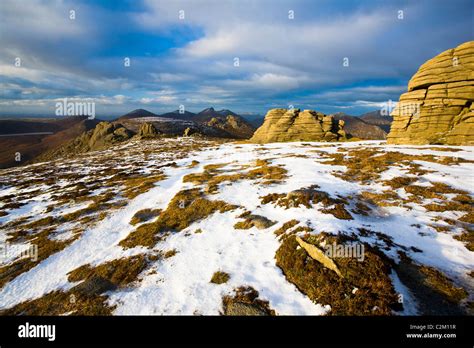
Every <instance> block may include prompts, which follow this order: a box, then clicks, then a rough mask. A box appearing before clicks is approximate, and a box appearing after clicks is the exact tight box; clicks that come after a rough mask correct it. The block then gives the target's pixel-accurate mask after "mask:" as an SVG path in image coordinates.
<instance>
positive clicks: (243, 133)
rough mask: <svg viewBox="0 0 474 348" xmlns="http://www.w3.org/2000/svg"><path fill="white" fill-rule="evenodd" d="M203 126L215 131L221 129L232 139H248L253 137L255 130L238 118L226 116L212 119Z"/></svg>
mask: <svg viewBox="0 0 474 348" xmlns="http://www.w3.org/2000/svg"><path fill="white" fill-rule="evenodd" d="M204 124H205V125H207V126H209V127H213V128H216V129H221V130H223V131H225V132H227V133H228V134H230V136H232V137H233V138H236V139H248V138H250V137H251V136H252V135H253V132H254V131H255V128H253V127H252V125H250V124H249V123H248V122H246V121H245V120H244V119H243V118H242V117H240V116H234V115H227V116H225V117H224V116H216V117H212V118H211V119H210V120H209V121H207V122H204Z"/></svg>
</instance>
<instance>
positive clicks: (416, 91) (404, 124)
mask: <svg viewBox="0 0 474 348" xmlns="http://www.w3.org/2000/svg"><path fill="white" fill-rule="evenodd" d="M473 101H474V41H469V42H466V43H463V44H462V45H459V46H458V47H456V48H453V49H449V50H447V51H445V52H443V53H441V54H439V55H437V56H436V57H434V58H432V59H430V60H428V61H427V62H426V63H424V64H423V65H422V66H421V67H420V68H419V69H418V71H417V73H416V74H415V75H414V76H413V77H412V78H411V80H410V82H409V83H408V92H407V93H404V94H402V95H401V96H400V102H399V103H398V104H397V107H396V108H395V109H394V110H393V111H392V116H393V123H392V126H391V129H390V133H389V135H388V137H387V142H388V143H389V144H447V145H474V103H473Z"/></svg>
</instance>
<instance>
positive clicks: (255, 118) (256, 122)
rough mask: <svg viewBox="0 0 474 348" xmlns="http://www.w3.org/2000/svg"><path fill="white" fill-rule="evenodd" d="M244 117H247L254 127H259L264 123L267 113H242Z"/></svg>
mask: <svg viewBox="0 0 474 348" xmlns="http://www.w3.org/2000/svg"><path fill="white" fill-rule="evenodd" d="M240 116H241V117H242V118H243V119H245V120H246V121H247V122H248V123H250V124H251V125H252V126H253V127H254V128H258V127H260V126H261V125H262V124H263V121H264V120H265V115H259V114H257V115H253V114H246V115H240Z"/></svg>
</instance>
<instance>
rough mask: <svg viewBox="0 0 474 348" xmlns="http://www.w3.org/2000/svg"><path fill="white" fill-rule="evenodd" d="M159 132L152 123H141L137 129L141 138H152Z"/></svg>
mask: <svg viewBox="0 0 474 348" xmlns="http://www.w3.org/2000/svg"><path fill="white" fill-rule="evenodd" d="M158 134H159V132H158V131H157V130H156V128H155V126H154V125H153V124H152V123H148V122H145V123H142V125H141V126H140V130H139V131H138V136H139V137H140V138H141V139H145V138H154V137H156V136H157V135H158Z"/></svg>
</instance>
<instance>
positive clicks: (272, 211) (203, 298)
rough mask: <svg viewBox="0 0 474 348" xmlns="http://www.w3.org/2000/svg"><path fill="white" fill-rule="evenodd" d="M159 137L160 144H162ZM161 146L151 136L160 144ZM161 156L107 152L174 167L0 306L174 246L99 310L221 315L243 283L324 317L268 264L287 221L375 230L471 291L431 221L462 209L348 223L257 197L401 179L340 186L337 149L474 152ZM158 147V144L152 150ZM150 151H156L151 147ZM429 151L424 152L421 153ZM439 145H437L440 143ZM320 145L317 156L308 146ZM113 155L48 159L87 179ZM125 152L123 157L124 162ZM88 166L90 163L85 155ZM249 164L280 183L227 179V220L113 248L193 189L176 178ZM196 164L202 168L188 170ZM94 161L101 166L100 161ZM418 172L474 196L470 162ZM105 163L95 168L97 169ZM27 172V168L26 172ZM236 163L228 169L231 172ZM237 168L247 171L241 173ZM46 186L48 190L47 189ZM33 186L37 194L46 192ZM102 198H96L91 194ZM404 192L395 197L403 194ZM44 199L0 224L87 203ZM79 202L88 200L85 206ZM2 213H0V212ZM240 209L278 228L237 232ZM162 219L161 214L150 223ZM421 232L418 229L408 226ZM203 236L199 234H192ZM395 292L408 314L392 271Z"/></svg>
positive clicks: (411, 307) (323, 148) (447, 238)
mask: <svg viewBox="0 0 474 348" xmlns="http://www.w3.org/2000/svg"><path fill="white" fill-rule="evenodd" d="M160 141H161V140H160ZM160 141H157V143H158V142H160ZM173 141H176V143H177V144H178V142H180V141H191V140H169V141H168V142H169V143H170V144H168V145H171V146H168V147H167V150H166V151H168V152H165V151H160V152H158V151H157V152H156V154H155V156H150V158H149V159H146V158H143V157H142V156H141V153H140V146H142V145H140V144H139V143H132V144H127V145H124V146H121V147H117V148H116V150H115V151H117V155H116V156H122V157H123V158H122V159H127V158H128V159H127V162H128V163H130V164H131V168H136V166H135V167H134V165H133V160H134V159H136V158H140V159H141V161H142V164H141V165H140V168H138V169H139V170H141V171H143V172H145V173H152V172H153V168H154V167H156V166H158V165H159V166H162V165H164V164H166V163H170V162H175V163H176V165H175V166H168V167H164V168H162V171H163V174H165V176H166V178H165V179H164V180H161V181H158V182H157V183H156V186H155V187H153V188H151V189H150V190H148V191H147V192H144V193H141V194H139V195H138V196H136V197H135V198H133V199H130V200H128V201H127V204H126V205H124V206H123V207H121V208H119V209H115V210H111V211H110V212H109V213H108V214H107V216H106V217H105V218H104V219H103V220H100V221H98V222H97V223H95V224H92V225H91V226H89V227H87V229H86V230H85V231H84V232H83V233H82V234H81V236H80V237H79V238H78V239H76V240H74V241H72V242H71V243H70V244H69V245H68V246H66V247H65V248H64V249H63V250H61V251H59V252H57V253H54V254H52V255H50V256H49V257H48V258H46V259H45V260H43V261H41V262H40V263H39V264H38V265H37V266H35V267H33V268H32V269H30V270H28V271H27V272H24V273H22V274H20V275H18V276H17V277H15V278H14V279H13V280H11V281H9V282H7V283H6V284H5V285H4V286H3V287H2V288H1V289H0V309H2V308H10V307H12V306H14V305H17V304H19V303H21V302H24V301H26V300H31V299H35V298H39V297H41V296H43V295H45V294H47V293H49V292H51V291H54V290H57V289H62V290H67V289H70V288H71V287H72V286H74V285H76V283H71V282H69V281H68V273H69V272H71V271H72V270H74V269H76V268H78V267H80V266H82V265H85V264H91V265H98V264H101V263H104V262H106V261H109V260H113V259H118V258H122V257H127V256H131V255H137V254H142V253H152V252H153V251H156V250H162V251H167V250H173V249H174V250H176V251H177V253H176V255H174V256H173V257H170V258H164V259H159V260H156V261H153V262H152V263H151V264H150V265H149V267H148V268H147V270H146V271H144V272H143V273H142V274H140V276H139V279H138V280H137V281H136V282H134V283H133V284H131V285H130V286H129V287H127V288H124V289H118V290H114V291H110V292H108V293H107V295H108V303H109V304H111V305H116V309H115V311H114V313H115V314H191V315H192V314H216V315H217V314H219V313H220V312H221V311H222V297H223V296H224V295H228V294H231V293H232V291H233V290H234V289H236V288H238V287H239V286H251V287H253V288H254V289H256V290H257V291H258V292H259V298H261V299H264V300H267V301H269V306H270V307H271V308H272V309H274V310H275V311H276V313H278V314H282V315H285V314H288V315H322V314H325V313H326V312H327V311H328V310H329V309H330V306H328V305H326V306H323V305H322V304H318V303H314V302H312V301H311V300H310V299H309V298H308V297H307V296H306V295H304V294H303V293H302V292H300V291H299V290H298V289H297V288H296V286H295V285H293V284H292V283H290V282H288V281H287V279H286V278H285V275H284V274H283V272H282V271H281V269H280V268H279V267H277V266H276V264H275V253H276V250H277V249H278V248H279V246H280V241H279V240H278V238H277V236H276V235H275V234H274V231H275V230H276V229H278V228H280V227H281V226H282V225H283V224H284V223H285V222H287V221H289V220H292V219H296V220H298V221H299V222H300V226H309V227H311V229H312V230H313V233H315V234H317V233H319V232H322V231H325V232H329V233H340V232H342V231H344V232H353V233H358V229H359V228H364V229H370V230H373V231H381V232H382V233H384V234H386V235H388V236H390V237H392V238H393V242H394V243H396V244H398V245H401V246H404V247H407V248H411V247H415V248H417V249H420V250H421V251H422V252H413V253H410V257H411V258H413V259H414V260H415V261H417V262H419V263H421V264H425V265H428V266H432V267H435V268H436V269H439V270H440V271H442V272H443V273H445V274H446V275H447V276H449V277H450V278H451V279H453V280H454V281H455V282H456V283H457V284H459V285H462V286H463V287H464V288H465V289H466V290H468V292H469V293H470V295H471V296H472V295H473V293H474V292H473V291H474V285H473V283H472V278H471V277H469V276H468V273H469V272H470V271H472V270H473V269H474V253H473V252H471V251H469V250H468V249H467V248H466V247H465V245H464V244H463V243H462V242H461V241H459V240H456V239H455V238H453V237H454V236H455V235H456V234H459V233H460V231H458V230H456V229H455V228H453V229H452V230H451V231H448V232H437V231H436V230H435V229H433V228H432V227H430V226H429V225H430V224H432V223H433V219H434V218H436V217H439V216H443V217H444V218H450V219H454V220H456V219H458V218H459V217H460V216H462V213H461V212H455V211H447V212H432V211H426V209H424V208H423V207H422V206H421V205H416V204H414V205H413V208H412V209H409V208H408V207H407V206H403V205H402V206H387V207H384V208H383V212H382V214H381V215H380V216H363V215H356V214H353V217H354V219H353V220H340V219H338V218H336V217H335V216H333V215H331V214H327V213H323V212H322V211H321V209H319V208H318V207H313V208H312V209H307V208H306V207H303V206H299V207H294V208H289V209H285V208H283V207H279V206H277V205H275V204H262V203H261V197H262V196H265V195H268V194H270V193H288V192H290V191H293V190H297V189H301V188H305V187H309V186H311V185H314V184H317V185H318V186H319V187H320V188H319V189H320V190H321V191H325V192H327V193H329V194H330V195H331V196H332V197H336V196H341V197H347V196H351V195H356V194H357V193H359V192H360V191H361V190H365V191H372V192H383V191H384V190H387V189H388V188H387V187H386V186H384V185H383V184H382V183H381V182H380V181H382V180H389V179H391V178H394V177H399V176H404V175H406V172H405V171H404V170H403V168H402V167H401V166H398V165H397V164H394V165H393V166H392V167H390V168H389V169H388V170H386V171H385V172H384V173H382V174H381V180H380V181H378V182H374V183H373V184H372V185H363V184H361V183H358V182H349V181H345V180H343V179H342V178H340V177H337V176H335V175H334V173H335V172H343V171H344V170H345V167H344V166H341V165H328V164H325V162H327V158H325V157H324V156H322V155H321V152H325V153H337V152H341V151H342V152H344V151H347V150H349V149H354V148H360V147H361V146H363V147H366V148H376V149H378V150H380V151H397V152H401V153H406V154H412V155H420V154H429V155H434V156H456V157H457V158H459V159H465V160H471V161H472V160H474V148H473V147H462V148H461V149H462V151H457V152H449V151H442V149H441V151H437V150H436V149H435V148H436V147H435V146H426V147H423V146H417V147H410V146H387V145H386V144H384V143H382V142H377V141H367V142H358V143H338V144H328V143H304V144H303V143H276V144H265V145H254V144H236V143H225V144H221V145H212V146H209V147H207V148H205V149H198V150H191V151H189V153H188V155H187V156H184V157H182V158H176V157H175V156H174V155H173V149H172V148H173V144H172V142H173ZM153 144H154V143H153V141H150V142H147V145H146V146H147V149H148V150H149V149H152V150H153V148H154V145H153ZM160 146H161V145H160ZM156 147H157V149H158V148H159V145H156ZM424 148H426V149H424ZM442 148H444V149H446V148H447V147H446V146H443V147H442ZM316 150H317V151H316ZM111 151H113V150H107V151H104V152H96V153H91V154H88V155H84V156H82V157H81V158H82V159H78V160H76V161H75V162H67V161H65V162H64V163H63V162H61V161H59V162H56V163H51V168H53V169H54V168H56V167H58V168H59V167H61V168H63V169H64V168H66V169H67V170H69V171H73V172H81V173H83V174H84V175H85V180H87V175H88V174H89V173H90V172H91V171H94V169H93V168H94V167H96V170H98V168H103V167H104V166H105V167H107V165H114V162H113V161H111V162H107V161H106V162H104V161H96V159H98V158H100V157H101V156H103V155H104V154H108V155H110V154H111ZM127 156H129V157H127ZM86 159H87V160H86ZM257 159H260V160H262V159H268V160H269V162H270V163H271V165H273V166H277V165H278V166H282V167H283V168H284V169H286V171H287V178H286V179H284V180H283V181H282V182H281V183H275V184H272V185H262V183H261V180H258V179H257V180H239V181H235V182H224V183H222V184H220V185H219V189H218V191H217V193H215V194H212V195H208V197H207V198H208V199H210V200H222V201H225V202H227V203H230V204H234V205H237V206H239V208H238V209H235V210H231V211H227V212H224V213H220V212H215V213H213V214H212V215H210V216H208V217H207V218H205V219H202V220H200V221H196V222H194V223H192V224H191V225H190V226H189V227H187V228H186V229H185V230H182V231H180V232H176V233H172V234H171V235H169V236H168V237H167V238H166V239H165V240H163V241H161V242H158V243H157V244H156V245H155V246H154V247H153V248H151V249H147V248H145V247H135V248H132V249H123V248H122V247H121V246H120V245H119V243H120V241H122V240H123V239H124V238H126V237H127V236H128V235H129V234H130V233H131V232H132V231H134V230H135V229H136V226H132V225H131V224H130V220H131V218H132V217H133V216H134V214H135V213H136V212H137V211H139V210H142V209H145V208H151V209H166V207H167V205H168V203H169V202H170V200H171V199H172V198H173V197H174V196H175V195H176V194H177V193H178V192H180V191H182V190H184V189H189V188H193V187H199V185H194V184H193V183H189V182H187V183H183V177H184V176H185V175H187V174H191V173H201V172H202V171H203V168H204V167H205V166H206V165H208V164H223V163H227V164H228V167H223V168H221V170H223V171H225V170H226V168H229V170H232V173H235V172H238V171H236V170H235V168H239V166H240V165H249V164H250V165H252V164H253V163H254V162H255V161H256V160H257ZM193 161H198V162H199V163H198V164H197V165H195V166H191V163H192V162H193ZM99 162H100V163H99ZM417 163H419V164H420V165H421V166H422V168H424V169H429V170H430V171H432V172H429V173H426V174H424V175H421V176H419V178H418V183H419V184H420V185H427V187H429V182H442V183H446V184H448V185H450V186H452V187H454V188H459V189H462V190H465V191H468V192H469V193H470V194H471V195H472V194H474V177H473V173H474V164H473V163H460V164H458V165H442V164H439V163H434V162H427V161H418V162H417ZM101 166H102V167H101ZM26 168H29V170H30V171H31V172H34V166H28V167H26ZM231 168H234V169H231ZM239 170H240V171H245V169H239ZM22 171H23V172H24V169H11V170H3V171H2V172H0V174H1V175H2V180H1V181H2V182H4V183H6V185H5V186H2V187H0V200H1V199H2V197H4V196H7V195H21V194H24V193H25V192H26V191H27V190H32V189H33V188H32V187H29V188H18V187H15V186H14V185H10V184H9V180H12V178H13V177H14V176H15V175H20V173H21V172H22ZM46 186H47V185H46ZM41 191H44V192H46V191H47V187H46V188H44V187H43V188H42V189H41ZM99 192H100V191H99ZM403 194H404V193H403V192H401V193H400V195H401V196H402V195H403ZM48 203H50V195H48V193H45V194H43V195H40V194H38V195H35V196H34V197H31V198H28V203H27V204H25V205H23V206H21V207H19V208H16V209H9V210H8V215H5V216H3V217H0V223H4V224H6V223H8V222H11V221H13V220H15V219H18V218H21V217H28V216H32V217H33V218H41V217H46V216H49V215H51V216H55V215H56V216H57V215H61V214H65V213H70V212H73V211H74V210H78V209H81V208H83V207H84V204H85V202H81V203H76V204H72V205H71V204H70V205H64V206H58V207H55V209H54V210H53V211H51V212H45V207H46V206H47V205H48ZM86 205H87V204H86ZM0 209H1V207H0ZM245 211H249V212H251V213H252V214H256V215H261V216H264V217H266V218H268V219H270V220H272V221H275V222H276V224H275V225H273V226H271V227H269V228H266V229H257V228H256V227H252V228H251V229H248V230H238V229H235V228H234V225H235V223H236V222H238V221H239V218H238V216H239V215H241V214H242V213H243V212H245ZM158 218H159V217H158ZM73 223H74V222H69V225H66V223H65V224H64V225H62V226H59V227H58V229H57V230H56V232H55V233H56V237H54V236H53V237H52V238H63V239H67V238H68V235H67V234H65V235H64V236H63V237H58V235H61V234H63V233H67V232H68V228H69V226H72V225H73ZM414 225H420V226H421V228H420V229H418V230H416V229H415V228H414V227H413V226H414ZM196 230H201V233H195V231H196ZM11 231H12V230H7V229H2V231H1V232H0V242H1V241H4V242H5V240H6V239H7V234H8V233H11ZM361 240H363V241H367V242H369V243H376V241H375V239H372V238H371V237H361ZM386 253H387V255H388V256H389V257H390V258H392V259H393V260H397V258H398V256H397V253H396V251H395V249H391V250H390V251H387V252H386ZM14 259H15V255H13V256H12V255H9V256H8V257H3V258H2V262H3V265H8V264H11V263H12V262H13V261H14ZM216 271H223V272H226V273H228V274H229V275H230V279H229V280H228V282H227V283H225V284H220V285H217V284H214V283H211V282H210V279H211V277H212V275H213V274H214V272H216ZM392 279H393V283H394V286H395V289H396V290H397V291H398V292H401V293H404V294H405V298H406V299H408V301H407V305H406V306H405V312H404V313H405V314H415V313H416V304H415V303H413V300H412V299H411V297H410V294H409V293H408V292H407V290H406V288H405V287H404V286H403V284H402V283H401V282H400V280H399V279H398V277H397V276H396V275H393V276H392Z"/></svg>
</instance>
